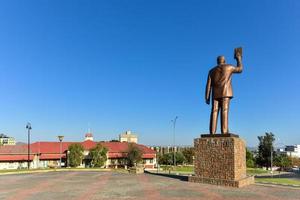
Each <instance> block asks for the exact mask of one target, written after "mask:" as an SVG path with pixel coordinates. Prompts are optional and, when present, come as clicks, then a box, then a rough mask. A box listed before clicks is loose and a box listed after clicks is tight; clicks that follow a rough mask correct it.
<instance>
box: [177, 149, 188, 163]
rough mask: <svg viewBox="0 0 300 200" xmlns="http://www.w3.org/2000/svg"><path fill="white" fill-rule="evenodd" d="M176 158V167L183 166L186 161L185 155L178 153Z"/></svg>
mask: <svg viewBox="0 0 300 200" xmlns="http://www.w3.org/2000/svg"><path fill="white" fill-rule="evenodd" d="M175 158H176V165H182V164H183V163H184V162H185V161H186V159H185V157H184V155H183V154H182V153H181V152H176V153H175Z"/></svg>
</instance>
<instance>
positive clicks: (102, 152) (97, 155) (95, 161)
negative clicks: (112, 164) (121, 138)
mask: <svg viewBox="0 0 300 200" xmlns="http://www.w3.org/2000/svg"><path fill="white" fill-rule="evenodd" d="M107 151H108V150H107V149H106V148H105V147H103V146H102V145H101V144H99V143H98V144H97V146H96V147H94V148H92V149H90V152H89V157H90V159H91V166H92V167H102V166H103V165H104V163H105V161H106V160H107V156H106V153H107Z"/></svg>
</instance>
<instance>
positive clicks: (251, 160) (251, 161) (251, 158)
mask: <svg viewBox="0 0 300 200" xmlns="http://www.w3.org/2000/svg"><path fill="white" fill-rule="evenodd" d="M246 165H247V167H249V168H253V167H255V160H254V156H253V153H252V152H251V151H249V150H248V149H247V148H246Z"/></svg>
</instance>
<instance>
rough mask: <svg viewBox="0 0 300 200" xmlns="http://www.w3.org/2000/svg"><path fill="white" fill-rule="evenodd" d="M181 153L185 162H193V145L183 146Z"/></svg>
mask: <svg viewBox="0 0 300 200" xmlns="http://www.w3.org/2000/svg"><path fill="white" fill-rule="evenodd" d="M182 154H183V156H184V158H185V162H186V163H187V164H193V158H194V156H195V149H194V147H189V148H185V149H183V151H182Z"/></svg>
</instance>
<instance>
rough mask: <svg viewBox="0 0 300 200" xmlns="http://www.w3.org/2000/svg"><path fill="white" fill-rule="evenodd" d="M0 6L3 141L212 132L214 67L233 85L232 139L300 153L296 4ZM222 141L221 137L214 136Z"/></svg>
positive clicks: (180, 139) (163, 140)
mask: <svg viewBox="0 0 300 200" xmlns="http://www.w3.org/2000/svg"><path fill="white" fill-rule="evenodd" d="M203 2H204V1H196V0H195V1H173V0H172V1H162V0H158V1H155V0H152V1H140V0H136V1H133V0H132V1H123V0H118V1H115V0H109V1H75V0H70V1H54V0H51V1H50V0H49V1H13V0H12V1H0V30H1V31H0V94H1V97H0V132H3V133H6V134H8V135H10V136H13V137H15V138H16V139H17V140H18V141H26V138H27V135H26V130H25V125H26V123H27V121H30V122H31V123H32V126H33V130H32V140H33V141H38V140H52V141H53V140H56V136H57V135H59V134H63V135H65V137H66V140H68V141H81V140H82V139H83V137H84V133H85V132H86V131H87V129H88V126H89V125H88V124H90V127H91V130H92V132H93V133H94V137H95V139H96V140H110V139H113V138H117V136H118V134H119V133H121V132H123V131H125V130H128V129H129V130H132V131H133V132H136V133H138V135H139V137H140V142H141V143H144V144H171V143H172V125H171V122H170V121H171V119H173V118H174V117H175V116H176V115H178V116H179V118H178V123H177V128H176V143H177V144H187V145H189V144H192V143H193V138H195V137H198V136H199V135H200V134H203V133H207V132H208V123H209V113H210V106H207V105H206V104H205V102H204V89H205V83H206V77H207V73H208V71H209V69H210V68H211V67H213V66H214V65H215V64H216V61H215V60H216V57H217V56H218V55H220V54H223V55H225V56H226V58H227V61H228V63H232V64H235V60H234V59H233V49H234V48H235V47H238V46H243V48H244V59H243V62H244V71H243V73H242V74H240V75H235V76H234V77H233V89H234V95H235V98H233V100H232V103H231V113H230V131H231V132H233V133H237V134H239V135H240V136H241V137H242V138H244V139H245V140H246V141H247V143H248V145H249V146H255V145H256V144H257V136H258V135H262V134H264V132H265V131H271V132H273V133H274V134H275V135H276V136H277V137H278V138H280V142H282V143H285V144H294V143H298V144H299V143H300V132H299V125H300V117H299V114H300V103H299V99H300V90H299V86H300V78H299V74H300V57H299V55H300V37H299V36H300V12H299V10H300V2H299V1H296V0H294V1H281V0H278V1H276V0H269V1H262V0H259V1H258V0H257V1H222V0H219V1H211V0H210V1H206V3H203ZM218 132H219V127H218Z"/></svg>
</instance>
